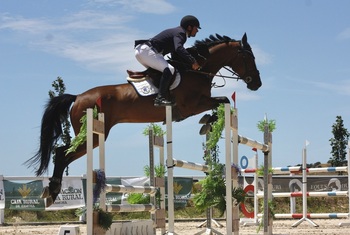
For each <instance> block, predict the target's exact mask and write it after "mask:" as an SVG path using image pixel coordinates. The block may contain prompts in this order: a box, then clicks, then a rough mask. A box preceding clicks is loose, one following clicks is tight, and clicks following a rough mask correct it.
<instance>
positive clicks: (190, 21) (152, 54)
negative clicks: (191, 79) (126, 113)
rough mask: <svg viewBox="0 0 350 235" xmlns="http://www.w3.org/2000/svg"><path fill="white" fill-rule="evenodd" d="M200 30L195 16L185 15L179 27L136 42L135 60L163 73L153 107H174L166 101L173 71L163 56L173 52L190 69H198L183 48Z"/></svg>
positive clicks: (169, 101) (172, 103)
mask: <svg viewBox="0 0 350 235" xmlns="http://www.w3.org/2000/svg"><path fill="white" fill-rule="evenodd" d="M200 28H201V27H200V25H199V20H198V19H197V18H196V17H195V16H192V15H187V16H184V17H183V18H182V19H181V22H180V26H178V27H175V28H170V29H166V30H164V31H162V32H160V33H159V34H158V35H156V36H154V37H153V38H151V39H149V40H147V41H141V40H140V41H136V43H135V44H136V47H135V56H136V59H137V60H138V61H139V62H140V63H141V64H142V65H143V66H145V67H146V68H149V67H151V68H153V69H156V70H158V71H160V72H162V73H163V74H162V77H161V80H160V85H159V92H158V95H157V97H156V99H155V100H154V106H166V105H170V106H173V105H175V102H174V101H172V100H171V99H167V94H168V91H169V87H170V82H171V78H172V76H173V75H174V73H175V69H174V67H173V66H172V65H170V64H169V63H168V62H167V61H166V60H165V59H164V55H166V54H168V53H172V52H175V53H177V54H178V55H180V56H181V57H182V58H183V59H184V60H185V61H186V62H188V63H189V64H191V65H192V69H194V70H197V69H199V68H200V66H199V64H198V63H197V61H196V60H195V58H194V57H193V56H191V55H190V54H189V53H188V52H187V51H186V49H185V48H184V47H183V45H184V44H185V42H186V40H187V37H194V36H196V34H197V32H198V29H200ZM138 42H141V43H138Z"/></svg>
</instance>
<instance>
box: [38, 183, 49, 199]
mask: <svg viewBox="0 0 350 235" xmlns="http://www.w3.org/2000/svg"><path fill="white" fill-rule="evenodd" d="M48 197H50V190H49V187H47V186H46V187H45V188H43V191H42V192H41V195H40V198H48Z"/></svg>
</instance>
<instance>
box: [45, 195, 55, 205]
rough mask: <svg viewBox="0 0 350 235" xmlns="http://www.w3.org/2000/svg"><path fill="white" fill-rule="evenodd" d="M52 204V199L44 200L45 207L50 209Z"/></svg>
mask: <svg viewBox="0 0 350 235" xmlns="http://www.w3.org/2000/svg"><path fill="white" fill-rule="evenodd" d="M52 204H53V200H52V197H48V198H45V207H50V206H51V205H52Z"/></svg>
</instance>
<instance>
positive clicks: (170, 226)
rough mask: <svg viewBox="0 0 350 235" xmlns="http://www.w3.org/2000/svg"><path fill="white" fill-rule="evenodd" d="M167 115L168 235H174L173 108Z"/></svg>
mask: <svg viewBox="0 0 350 235" xmlns="http://www.w3.org/2000/svg"><path fill="white" fill-rule="evenodd" d="M165 113H166V119H165V120H166V150H167V168H168V169H167V172H168V234H169V235H174V234H175V232H174V222H175V218H174V212H175V210H174V188H173V185H174V168H173V166H174V161H173V139H172V135H173V133H172V132H173V130H172V129H173V124H172V121H173V120H172V107H171V106H165Z"/></svg>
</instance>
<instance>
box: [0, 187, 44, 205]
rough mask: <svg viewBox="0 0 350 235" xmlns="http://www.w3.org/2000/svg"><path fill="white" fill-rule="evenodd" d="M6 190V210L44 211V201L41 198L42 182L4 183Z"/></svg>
mask: <svg viewBox="0 0 350 235" xmlns="http://www.w3.org/2000/svg"><path fill="white" fill-rule="evenodd" d="M3 184H4V189H5V208H8V209H11V210H44V208H45V204H44V200H43V199H41V198H40V194H41V191H42V189H43V185H42V181H41V180H36V181H31V182H27V183H19V182H12V181H8V180H4V181H3Z"/></svg>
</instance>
